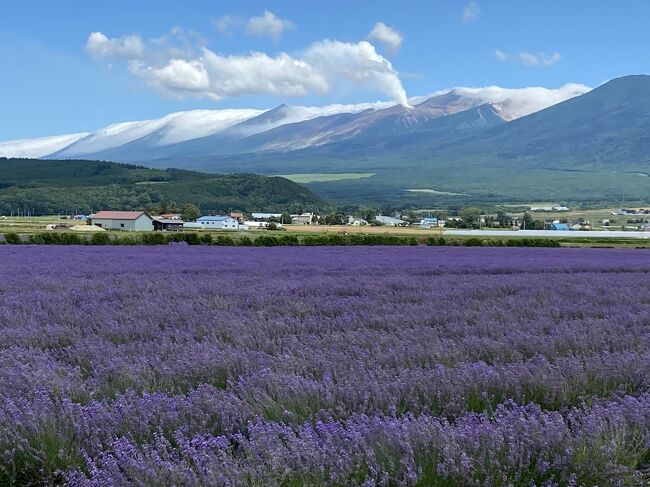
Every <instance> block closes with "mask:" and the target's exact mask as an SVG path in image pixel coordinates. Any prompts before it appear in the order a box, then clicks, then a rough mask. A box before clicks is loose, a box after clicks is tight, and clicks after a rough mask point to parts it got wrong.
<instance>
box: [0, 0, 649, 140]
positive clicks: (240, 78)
mask: <svg viewBox="0 0 650 487" xmlns="http://www.w3.org/2000/svg"><path fill="white" fill-rule="evenodd" d="M265 11H268V13H267V14H265ZM648 18H650V2H645V1H619V2H605V1H603V2H595V1H591V2H588V1H571V2H567V1H544V2H532V1H530V2H529V1H517V2H512V1H488V0H476V1H475V2H468V1H452V0H448V1H435V2H434V1H429V2H425V1H421V0H420V1H410V0H402V1H400V2H394V1H391V2H389V1H383V0H375V1H361V0H358V1H352V0H347V1H339V0H331V1H327V2H297V1H295V0H292V1H272V2H271V1H269V2H257V1H255V2H253V1H245V0H241V1H238V2H227V1H217V0H210V1H207V0H205V1H203V0H199V1H194V0H185V1H183V2H178V1H156V2H149V1H144V0H143V1H138V2H135V1H129V2H127V1H119V0H114V1H111V2H89V1H87V0H86V1H79V0H67V1H65V2H52V1H45V0H43V1H29V0H24V1H22V2H11V1H7V2H2V5H1V6H0V65H1V66H2V73H1V75H0V111H1V113H2V115H3V116H2V117H0V140H9V139H16V138H23V137H24V138H27V137H38V136H45V135H55V134H63V133H73V132H79V131H88V130H94V129H97V128H100V127H102V126H105V125H107V124H109V123H114V122H119V121H128V120H138V119H146V118H155V117H160V116H162V115H164V114H167V113H170V112H173V111H179V110H188V109H195V108H234V107H237V108H240V107H241V108H245V107H255V108H270V107H273V106H275V105H277V104H279V103H282V102H286V103H288V104H301V105H323V104H329V103H358V102H368V101H376V100H387V99H397V98H399V97H400V90H403V92H405V93H406V94H407V96H409V97H410V96H417V95H424V94H427V93H431V92H433V91H436V90H439V89H443V88H448V87H453V86H486V85H500V86H504V87H509V88H517V87H524V86H545V87H552V88H554V87H559V86H561V85H563V84H565V83H569V82H575V83H584V84H587V85H589V86H597V85H598V84H600V83H602V82H604V81H606V80H608V79H611V78H614V77H617V76H621V75H625V74H636V73H647V72H648V71H649V70H648V60H649V58H648V51H647V46H648V45H650V42H649V41H650V33H649V29H647V19H648ZM251 19H253V21H251ZM378 22H383V23H384V24H385V26H386V27H387V28H388V29H386V28H384V30H383V31H382V30H381V29H380V30H379V34H377V35H375V36H370V37H369V33H370V32H371V30H372V29H373V27H374V26H375V25H376V24H377V23H378ZM391 29H392V30H391ZM93 32H95V33H101V34H99V35H96V37H95V38H94V42H93V43H91V42H90V41H89V36H90V34H91V33H93ZM382 32H383V33H382ZM386 32H388V34H387V33H386ZM395 32H397V33H398V34H395ZM396 35H397V37H395V36H396ZM391 36H392V37H391ZM400 38H401V39H402V41H401V43H400V42H399V39H400ZM326 40H329V41H331V42H329V43H328V42H326ZM366 41H367V42H370V45H368V44H365V42H366ZM497 51H499V52H498V53H497ZM251 53H258V54H251ZM229 56H230V57H229ZM232 56H234V57H232ZM362 73H363V74H362Z"/></svg>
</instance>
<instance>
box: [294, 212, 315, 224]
mask: <svg viewBox="0 0 650 487" xmlns="http://www.w3.org/2000/svg"><path fill="white" fill-rule="evenodd" d="M313 219H314V214H313V213H301V214H299V215H298V214H295V215H291V223H293V224H296V225H310V224H311V222H312V221H313Z"/></svg>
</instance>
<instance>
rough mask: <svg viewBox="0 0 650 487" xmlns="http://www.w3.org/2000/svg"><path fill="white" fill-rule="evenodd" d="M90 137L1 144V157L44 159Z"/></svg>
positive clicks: (69, 136)
mask: <svg viewBox="0 0 650 487" xmlns="http://www.w3.org/2000/svg"><path fill="white" fill-rule="evenodd" d="M88 135H89V134H88V133H81V134H71V135H57V136H54V137H41V138H38V139H21V140H12V141H8V142H0V157H43V156H46V155H48V154H52V153H54V152H57V151H59V150H61V149H63V148H64V147H66V146H68V145H70V144H73V143H74V142H76V141H78V140H79V139H83V138H84V137H86V136H88Z"/></svg>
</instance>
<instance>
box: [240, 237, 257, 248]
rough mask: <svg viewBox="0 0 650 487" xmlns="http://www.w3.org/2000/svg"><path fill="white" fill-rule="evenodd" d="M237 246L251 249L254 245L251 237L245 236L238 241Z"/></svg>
mask: <svg viewBox="0 0 650 487" xmlns="http://www.w3.org/2000/svg"><path fill="white" fill-rule="evenodd" d="M237 245H239V246H240V247H250V246H251V245H253V241H252V240H251V239H250V237H247V236H246V235H244V236H243V237H240V238H239V240H237Z"/></svg>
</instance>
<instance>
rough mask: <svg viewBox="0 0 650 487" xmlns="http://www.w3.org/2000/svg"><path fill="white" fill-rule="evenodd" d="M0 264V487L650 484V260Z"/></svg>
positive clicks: (113, 250) (82, 253) (130, 253)
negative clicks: (58, 486)
mask: <svg viewBox="0 0 650 487" xmlns="http://www.w3.org/2000/svg"><path fill="white" fill-rule="evenodd" d="M0 263H1V266H0V337H1V340H0V485H42V484H66V485H73V486H108V485H114V486H124V485H139V486H146V485H156V486H163V485H177V486H194V485H217V486H221V485H223V486H240V485H244V486H245V485H250V486H274V485H283V486H302V485H338V486H347V485H365V486H374V485H390V486H393V485H395V486H397V485H422V486H430V485H431V486H436V485H437V486H443V485H444V486H447V485H451V486H454V485H457V486H471V485H476V486H482V485H489V486H531V485H548V486H551V485H585V486H593V485H647V484H648V483H649V482H650V253H648V252H647V251H644V250H627V249H527V248H454V247H451V248H437V247H433V248H432V247H394V248H389V247H372V248H367V247H366V248H364V247H340V248H338V247H325V248H319V247H305V248H303V247H301V248H292V247H285V248H270V249H268V248H215V247H200V246H196V247H187V246H184V247H183V246H165V247H153V248H152V247H57V246H0Z"/></svg>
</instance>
